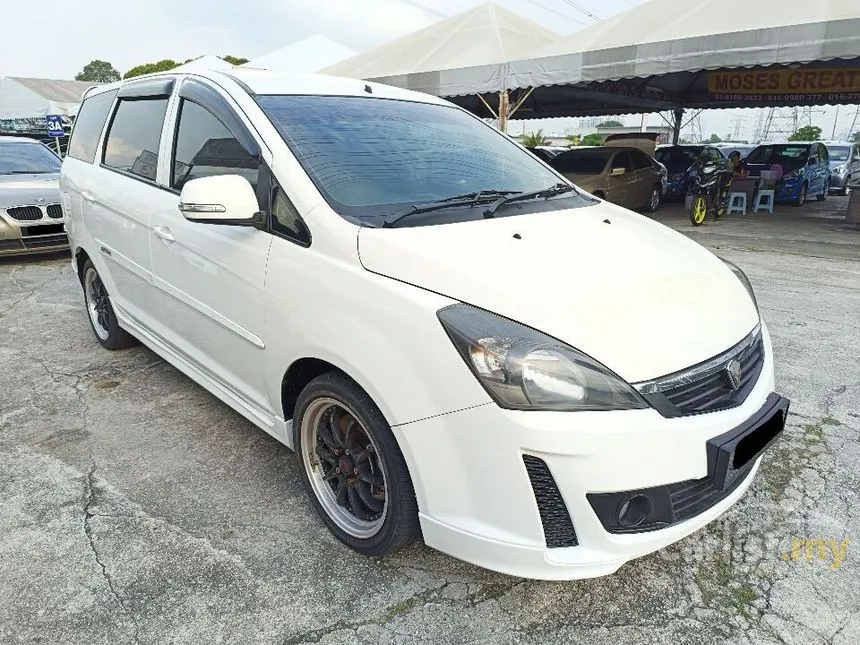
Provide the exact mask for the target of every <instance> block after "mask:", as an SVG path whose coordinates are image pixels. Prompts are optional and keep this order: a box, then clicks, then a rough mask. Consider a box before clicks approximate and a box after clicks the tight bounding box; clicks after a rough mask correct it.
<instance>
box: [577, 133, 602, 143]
mask: <svg viewBox="0 0 860 645" xmlns="http://www.w3.org/2000/svg"><path fill="white" fill-rule="evenodd" d="M579 145H581V146H602V145H603V135H602V134H597V133H592V134H586V135H585V136H584V137H582V141H581V142H580V144H579Z"/></svg>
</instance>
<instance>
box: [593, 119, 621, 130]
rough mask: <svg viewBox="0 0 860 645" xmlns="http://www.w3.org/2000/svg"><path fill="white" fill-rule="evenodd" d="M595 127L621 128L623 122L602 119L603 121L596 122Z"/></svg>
mask: <svg viewBox="0 0 860 645" xmlns="http://www.w3.org/2000/svg"><path fill="white" fill-rule="evenodd" d="M597 127H598V128H623V127H624V124H623V123H621V121H614V120H609V121H604V122H603V123H598V124H597Z"/></svg>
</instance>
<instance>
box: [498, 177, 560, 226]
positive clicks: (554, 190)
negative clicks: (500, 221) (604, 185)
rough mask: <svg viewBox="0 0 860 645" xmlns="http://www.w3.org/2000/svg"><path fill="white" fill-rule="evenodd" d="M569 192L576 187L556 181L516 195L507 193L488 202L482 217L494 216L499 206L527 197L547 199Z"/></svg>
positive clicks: (523, 199)
mask: <svg viewBox="0 0 860 645" xmlns="http://www.w3.org/2000/svg"><path fill="white" fill-rule="evenodd" d="M569 192H576V188H574V187H573V186H571V185H570V184H562V183H558V184H556V185H555V186H550V187H549V188H544V189H542V190H534V191H531V192H528V193H517V194H516V195H508V196H506V197H502V198H500V199H497V200H496V201H494V202H493V203H492V204H490V206H489V208H487V210H485V211H484V217H487V218H489V217H495V215H496V211H497V210H499V208H500V207H502V206H505V205H507V204H513V203H514V202H521V201H525V200H528V199H541V198H543V199H549V198H550V197H555V196H556V195H562V194H564V193H569Z"/></svg>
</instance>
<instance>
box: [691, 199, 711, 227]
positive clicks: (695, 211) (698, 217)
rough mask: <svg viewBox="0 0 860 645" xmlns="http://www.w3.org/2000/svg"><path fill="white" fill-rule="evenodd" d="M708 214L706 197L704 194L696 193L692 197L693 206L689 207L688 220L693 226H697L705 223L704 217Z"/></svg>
mask: <svg viewBox="0 0 860 645" xmlns="http://www.w3.org/2000/svg"><path fill="white" fill-rule="evenodd" d="M707 216H708V198H707V197H706V196H705V195H697V196H696V197H695V199H693V206H692V208H690V221H691V222H692V223H693V226H699V225H701V224H704V223H705V218H706V217H707Z"/></svg>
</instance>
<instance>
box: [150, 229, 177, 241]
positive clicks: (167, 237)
mask: <svg viewBox="0 0 860 645" xmlns="http://www.w3.org/2000/svg"><path fill="white" fill-rule="evenodd" d="M152 232H153V233H155V235H156V237H159V238H161V239H162V240H164V241H165V242H167V243H168V244H171V243H172V242H175V241H176V238H175V237H173V235H171V233H170V229H168V228H165V227H163V226H154V227H153V229H152Z"/></svg>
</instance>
